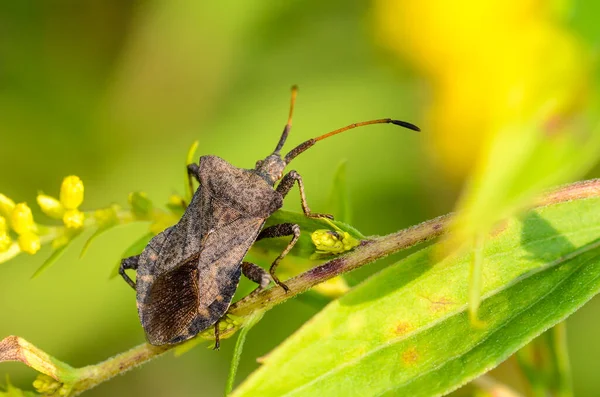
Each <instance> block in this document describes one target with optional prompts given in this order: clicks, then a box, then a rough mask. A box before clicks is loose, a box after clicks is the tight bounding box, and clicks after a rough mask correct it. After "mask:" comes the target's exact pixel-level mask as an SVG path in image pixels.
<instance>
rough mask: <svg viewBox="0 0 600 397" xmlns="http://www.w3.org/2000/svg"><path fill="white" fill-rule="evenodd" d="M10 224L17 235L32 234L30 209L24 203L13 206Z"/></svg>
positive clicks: (33, 227)
mask: <svg viewBox="0 0 600 397" xmlns="http://www.w3.org/2000/svg"><path fill="white" fill-rule="evenodd" d="M10 224H11V226H12V228H13V230H14V231H15V232H17V233H18V234H25V233H28V232H32V231H33V230H34V229H35V223H34V222H33V215H32V214H31V208H29V206H28V205H27V204H26V203H19V204H17V205H15V207H14V209H13V211H12V213H11V214H10Z"/></svg>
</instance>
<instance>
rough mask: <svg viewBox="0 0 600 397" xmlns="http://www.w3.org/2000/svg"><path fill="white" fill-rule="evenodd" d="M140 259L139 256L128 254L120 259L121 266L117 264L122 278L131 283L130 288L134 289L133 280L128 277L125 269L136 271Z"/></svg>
mask: <svg viewBox="0 0 600 397" xmlns="http://www.w3.org/2000/svg"><path fill="white" fill-rule="evenodd" d="M139 260H140V256H139V255H136V256H130V257H129V258H125V259H123V260H121V266H119V274H120V275H121V277H123V280H125V281H126V282H127V284H129V285H131V288H133V289H135V282H134V281H133V280H132V279H131V278H129V276H128V275H127V273H125V270H127V269H133V270H136V271H137V268H138V261H139Z"/></svg>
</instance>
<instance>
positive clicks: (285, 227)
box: [256, 223, 300, 292]
mask: <svg viewBox="0 0 600 397" xmlns="http://www.w3.org/2000/svg"><path fill="white" fill-rule="evenodd" d="M284 236H294V237H292V241H290V243H289V244H288V245H287V247H285V249H284V250H283V252H282V253H281V254H279V256H278V257H277V258H275V260H274V261H273V263H272V264H271V267H270V268H269V273H270V274H271V277H272V278H273V281H275V284H277V285H279V286H280V287H281V288H283V289H284V290H285V292H288V291H289V290H290V289H289V288H288V286H287V285H285V284H284V283H282V282H281V281H279V278H277V276H276V275H275V270H277V266H278V265H279V262H281V260H282V259H283V258H284V257H285V256H286V255H287V254H288V252H290V250H291V249H292V247H293V246H294V245H296V242H297V241H298V238H299V237H300V226H298V225H296V224H295V223H282V224H279V225H273V226H269V227H267V228H265V229H263V231H262V232H260V234H259V235H258V237H257V238H256V241H258V240H262V239H263V238H272V237H284Z"/></svg>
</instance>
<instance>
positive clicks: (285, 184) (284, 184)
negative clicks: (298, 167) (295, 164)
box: [276, 171, 333, 219]
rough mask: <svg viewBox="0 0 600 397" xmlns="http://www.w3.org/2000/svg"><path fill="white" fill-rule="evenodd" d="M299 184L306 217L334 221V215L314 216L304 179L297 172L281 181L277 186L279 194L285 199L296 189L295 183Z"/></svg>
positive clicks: (288, 174)
mask: <svg viewBox="0 0 600 397" xmlns="http://www.w3.org/2000/svg"><path fill="white" fill-rule="evenodd" d="M295 182H298V188H299V189H300V203H301V204H302V211H304V215H306V216H307V217H309V218H329V219H333V216H332V215H329V214H313V213H312V212H311V211H310V208H309V207H308V204H307V203H306V195H305V194H304V183H302V177H301V176H300V174H298V173H297V172H296V171H290V172H288V173H287V174H285V176H284V177H283V178H282V179H281V182H279V185H277V189H276V190H277V192H279V193H280V194H281V195H282V196H283V197H285V196H286V195H287V194H288V193H289V192H290V190H291V189H292V187H294V183H295Z"/></svg>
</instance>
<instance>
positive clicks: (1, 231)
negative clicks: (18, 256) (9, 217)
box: [0, 216, 12, 253]
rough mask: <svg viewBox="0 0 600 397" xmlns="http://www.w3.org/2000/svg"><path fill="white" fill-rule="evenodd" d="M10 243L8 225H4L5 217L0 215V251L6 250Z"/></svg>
mask: <svg viewBox="0 0 600 397" xmlns="http://www.w3.org/2000/svg"><path fill="white" fill-rule="evenodd" d="M11 243H12V241H11V239H10V236H9V235H8V227H7V225H6V219H5V218H4V217H2V216H0V253H2V252H6V250H8V248H9V247H10V244H11Z"/></svg>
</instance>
